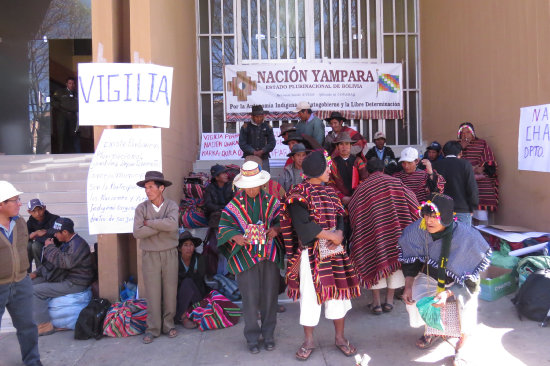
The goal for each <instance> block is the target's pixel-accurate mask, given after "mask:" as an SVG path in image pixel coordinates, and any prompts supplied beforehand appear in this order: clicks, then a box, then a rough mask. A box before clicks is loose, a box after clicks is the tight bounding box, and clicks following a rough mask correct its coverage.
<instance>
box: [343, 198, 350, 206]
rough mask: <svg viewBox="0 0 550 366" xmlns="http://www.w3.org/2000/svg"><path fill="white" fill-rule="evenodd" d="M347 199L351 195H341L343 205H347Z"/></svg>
mask: <svg viewBox="0 0 550 366" xmlns="http://www.w3.org/2000/svg"><path fill="white" fill-rule="evenodd" d="M349 201H351V197H350V196H345V197H342V203H343V204H344V205H346V206H347V205H348V204H349Z"/></svg>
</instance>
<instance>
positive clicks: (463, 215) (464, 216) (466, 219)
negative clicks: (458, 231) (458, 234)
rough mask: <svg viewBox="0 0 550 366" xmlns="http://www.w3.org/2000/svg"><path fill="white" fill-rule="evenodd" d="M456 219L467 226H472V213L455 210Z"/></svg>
mask: <svg viewBox="0 0 550 366" xmlns="http://www.w3.org/2000/svg"><path fill="white" fill-rule="evenodd" d="M455 215H456V219H457V221H459V222H462V223H464V224H466V225H468V226H472V214H471V213H469V212H457V213H456V214H455Z"/></svg>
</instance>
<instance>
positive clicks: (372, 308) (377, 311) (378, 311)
mask: <svg viewBox="0 0 550 366" xmlns="http://www.w3.org/2000/svg"><path fill="white" fill-rule="evenodd" d="M367 309H369V310H370V312H371V313H373V314H374V315H381V314H382V312H383V310H382V306H380V305H376V306H374V304H368V305H367Z"/></svg>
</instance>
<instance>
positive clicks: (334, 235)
mask: <svg viewBox="0 0 550 366" xmlns="http://www.w3.org/2000/svg"><path fill="white" fill-rule="evenodd" d="M328 240H330V241H331V242H332V243H333V244H335V245H342V242H343V241H344V233H342V230H336V231H334V232H330V238H329V239H328Z"/></svg>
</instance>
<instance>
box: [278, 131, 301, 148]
mask: <svg viewBox="0 0 550 366" xmlns="http://www.w3.org/2000/svg"><path fill="white" fill-rule="evenodd" d="M293 140H294V141H298V142H302V141H304V138H303V137H302V136H301V135H300V134H299V133H298V132H291V133H289V134H288V136H287V138H286V140H284V141H283V144H285V145H288V142H289V141H293Z"/></svg>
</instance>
